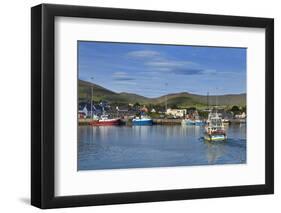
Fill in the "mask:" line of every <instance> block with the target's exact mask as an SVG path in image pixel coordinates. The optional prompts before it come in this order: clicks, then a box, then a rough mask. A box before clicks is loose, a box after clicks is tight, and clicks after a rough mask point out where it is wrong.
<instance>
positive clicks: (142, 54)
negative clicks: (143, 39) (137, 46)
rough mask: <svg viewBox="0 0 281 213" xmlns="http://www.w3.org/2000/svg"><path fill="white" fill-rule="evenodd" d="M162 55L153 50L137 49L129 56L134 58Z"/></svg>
mask: <svg viewBox="0 0 281 213" xmlns="http://www.w3.org/2000/svg"><path fill="white" fill-rule="evenodd" d="M160 55H161V54H160V53H159V52H157V51H152V50H137V51H131V52H129V53H128V56H130V57H134V58H151V57H158V56H160Z"/></svg>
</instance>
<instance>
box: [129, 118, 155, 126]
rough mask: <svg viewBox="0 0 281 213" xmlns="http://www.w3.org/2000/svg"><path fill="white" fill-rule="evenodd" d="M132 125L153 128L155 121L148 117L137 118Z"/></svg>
mask: <svg viewBox="0 0 281 213" xmlns="http://www.w3.org/2000/svg"><path fill="white" fill-rule="evenodd" d="M132 124H133V125H136V126H151V125H152V124H153V121H152V119H151V118H148V117H140V118H139V117H136V118H134V119H133V120H132Z"/></svg>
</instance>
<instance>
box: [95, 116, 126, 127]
mask: <svg viewBox="0 0 281 213" xmlns="http://www.w3.org/2000/svg"><path fill="white" fill-rule="evenodd" d="M120 121H121V120H120V118H109V116H108V115H101V116H100V118H99V119H96V120H93V121H91V122H90V125H92V126H113V125H119V124H120Z"/></svg>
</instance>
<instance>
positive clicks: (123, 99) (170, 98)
mask: <svg viewBox="0 0 281 213" xmlns="http://www.w3.org/2000/svg"><path fill="white" fill-rule="evenodd" d="M91 87H92V88H93V98H94V100H95V101H99V100H106V101H109V102H111V103H118V104H128V103H136V102H138V103H140V104H154V105H155V104H158V105H164V104H165V100H166V98H167V102H168V104H169V105H177V106H182V107H186V106H193V105H199V106H200V105H201V106H206V105H207V96H204V95H196V94H191V93H188V92H181V93H174V94H168V95H167V96H161V97H157V98H147V97H144V96H141V95H137V94H133V93H125V92H122V93H116V92H113V91H111V90H108V89H106V88H104V87H102V86H99V85H97V84H92V83H90V82H87V81H82V80H79V100H85V99H90V95H91ZM216 103H217V105H240V106H244V105H246V94H245V93H244V94H230V95H220V96H209V104H210V105H216Z"/></svg>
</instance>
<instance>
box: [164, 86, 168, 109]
mask: <svg viewBox="0 0 281 213" xmlns="http://www.w3.org/2000/svg"><path fill="white" fill-rule="evenodd" d="M167 86H168V83H167V82H166V83H165V87H166V93H167ZM167 96H168V93H167V94H166V95H165V109H166V112H167Z"/></svg>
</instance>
